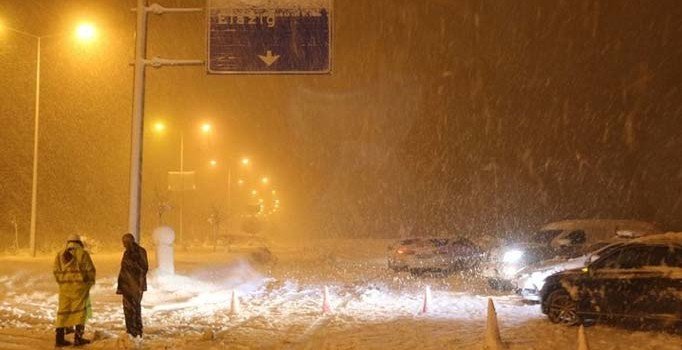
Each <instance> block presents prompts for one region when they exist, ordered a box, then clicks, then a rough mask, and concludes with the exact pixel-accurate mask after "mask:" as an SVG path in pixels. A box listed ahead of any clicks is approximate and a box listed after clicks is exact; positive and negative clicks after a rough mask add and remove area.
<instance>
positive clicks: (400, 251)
mask: <svg viewBox="0 0 682 350" xmlns="http://www.w3.org/2000/svg"><path fill="white" fill-rule="evenodd" d="M398 254H405V255H412V254H414V250H411V249H407V248H400V249H398Z"/></svg>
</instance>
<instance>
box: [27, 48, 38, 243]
mask: <svg viewBox="0 0 682 350" xmlns="http://www.w3.org/2000/svg"><path fill="white" fill-rule="evenodd" d="M37 39H38V49H37V52H36V62H37V63H36V106H35V116H34V118H33V119H34V124H35V125H34V126H33V180H32V182H31V226H30V240H29V246H30V249H31V256H36V209H37V207H38V203H37V202H38V140H39V138H38V136H39V130H40V129H39V127H40V119H39V118H40V44H41V41H40V39H41V38H40V37H37Z"/></svg>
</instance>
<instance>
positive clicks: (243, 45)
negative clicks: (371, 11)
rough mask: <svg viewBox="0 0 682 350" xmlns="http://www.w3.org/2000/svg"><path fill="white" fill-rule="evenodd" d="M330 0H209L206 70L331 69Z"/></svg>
mask: <svg viewBox="0 0 682 350" xmlns="http://www.w3.org/2000/svg"><path fill="white" fill-rule="evenodd" d="M331 10H332V0H209V1H208V65H207V66H208V72H209V73H212V74H273V73H308V74H315V73H329V72H330V71H331V54H330V47H331V45H330V44H331Z"/></svg>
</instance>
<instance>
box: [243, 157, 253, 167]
mask: <svg viewBox="0 0 682 350" xmlns="http://www.w3.org/2000/svg"><path fill="white" fill-rule="evenodd" d="M241 162H242V165H244V166H247V165H249V164H250V163H251V159H249V158H247V157H244V158H242V160H241Z"/></svg>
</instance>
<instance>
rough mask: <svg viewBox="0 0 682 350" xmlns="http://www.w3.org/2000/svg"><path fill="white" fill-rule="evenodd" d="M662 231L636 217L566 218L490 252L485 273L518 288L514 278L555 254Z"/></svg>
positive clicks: (495, 282) (498, 284)
mask: <svg viewBox="0 0 682 350" xmlns="http://www.w3.org/2000/svg"><path fill="white" fill-rule="evenodd" d="M654 233H660V231H659V230H658V228H657V227H656V226H655V225H654V224H650V223H647V222H642V221H635V220H602V219H594V220H565V221H559V222H553V223H549V224H547V225H545V226H543V227H542V228H541V229H540V230H539V231H538V232H537V233H535V234H534V235H533V236H531V238H530V239H529V240H528V241H527V242H518V243H514V244H509V245H506V246H504V247H500V248H498V249H495V250H493V251H491V252H490V256H489V259H488V261H487V262H486V264H485V266H484V268H483V270H482V275H483V277H485V278H486V279H487V280H488V283H489V285H490V286H491V287H493V288H497V289H514V288H515V286H514V284H513V283H512V279H513V278H514V277H515V276H516V275H517V274H518V273H519V271H521V269H523V268H524V267H526V266H529V265H531V264H535V263H538V262H540V261H544V260H548V259H552V258H557V257H559V258H574V257H578V256H580V255H582V254H583V253H582V252H584V251H585V250H586V249H588V248H589V247H590V246H591V245H593V244H595V243H597V242H600V241H605V240H609V239H615V238H618V237H631V238H635V237H641V236H644V235H648V234H654Z"/></svg>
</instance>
